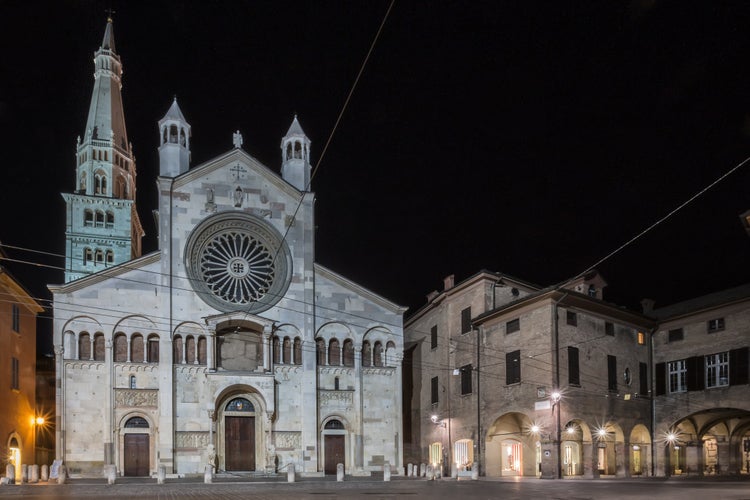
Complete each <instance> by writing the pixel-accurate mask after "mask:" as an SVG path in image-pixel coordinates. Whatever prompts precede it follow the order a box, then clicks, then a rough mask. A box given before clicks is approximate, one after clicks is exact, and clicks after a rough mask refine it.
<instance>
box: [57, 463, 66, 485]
mask: <svg viewBox="0 0 750 500" xmlns="http://www.w3.org/2000/svg"><path fill="white" fill-rule="evenodd" d="M67 481H68V468H67V467H65V466H64V465H62V464H61V465H60V471H59V472H58V473H57V484H65V483H66V482H67Z"/></svg>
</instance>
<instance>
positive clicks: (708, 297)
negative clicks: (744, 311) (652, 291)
mask: <svg viewBox="0 0 750 500" xmlns="http://www.w3.org/2000/svg"><path fill="white" fill-rule="evenodd" d="M748 300H750V283H746V284H744V285H739V286H736V287H733V288H727V289H724V290H719V291H718V292H712V293H709V294H705V295H700V296H698V297H693V298H691V299H687V300H683V301H680V302H675V303H674V304H670V305H668V306H664V307H660V308H655V309H653V310H652V311H651V312H650V313H649V314H651V315H652V316H653V317H655V318H656V319H657V321H659V322H660V323H666V322H668V321H674V320H677V319H681V318H686V317H689V316H694V315H696V314H700V313H702V312H707V311H711V310H714V309H720V308H722V307H728V306H731V305H733V304H738V303H741V302H745V301H748Z"/></svg>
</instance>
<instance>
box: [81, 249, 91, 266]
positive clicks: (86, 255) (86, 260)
mask: <svg viewBox="0 0 750 500" xmlns="http://www.w3.org/2000/svg"><path fill="white" fill-rule="evenodd" d="M93 261H94V251H93V250H92V249H90V248H84V249H83V264H84V265H86V264H88V263H89V262H93Z"/></svg>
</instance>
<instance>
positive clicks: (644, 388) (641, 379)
mask: <svg viewBox="0 0 750 500" xmlns="http://www.w3.org/2000/svg"><path fill="white" fill-rule="evenodd" d="M638 383H639V384H640V388H639V389H638V392H639V393H640V395H641V396H648V365H647V364H646V363H638Z"/></svg>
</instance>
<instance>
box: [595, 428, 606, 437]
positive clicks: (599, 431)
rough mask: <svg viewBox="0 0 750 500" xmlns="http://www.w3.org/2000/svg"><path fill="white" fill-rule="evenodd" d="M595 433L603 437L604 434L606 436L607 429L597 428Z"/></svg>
mask: <svg viewBox="0 0 750 500" xmlns="http://www.w3.org/2000/svg"><path fill="white" fill-rule="evenodd" d="M596 433H597V434H598V435H599V436H600V437H604V436H606V435H607V430H606V429H599V430H598V431H596Z"/></svg>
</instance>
